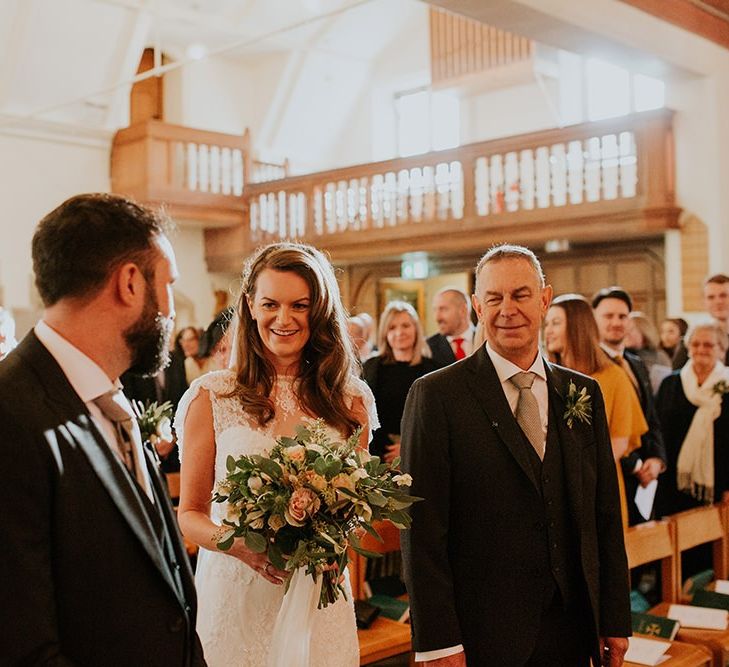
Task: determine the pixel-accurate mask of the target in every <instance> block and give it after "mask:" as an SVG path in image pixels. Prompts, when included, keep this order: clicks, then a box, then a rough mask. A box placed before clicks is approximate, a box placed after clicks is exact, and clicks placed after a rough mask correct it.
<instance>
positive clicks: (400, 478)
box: [392, 473, 413, 486]
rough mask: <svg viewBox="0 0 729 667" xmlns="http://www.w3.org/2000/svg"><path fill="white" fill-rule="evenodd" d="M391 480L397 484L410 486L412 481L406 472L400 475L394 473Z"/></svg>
mask: <svg viewBox="0 0 729 667" xmlns="http://www.w3.org/2000/svg"><path fill="white" fill-rule="evenodd" d="M392 481H393V482H395V484H397V485H398V486H410V485H411V484H412V483H413V478H412V477H411V476H410V475H408V474H407V473H404V474H402V475H395V476H394V477H393V478H392Z"/></svg>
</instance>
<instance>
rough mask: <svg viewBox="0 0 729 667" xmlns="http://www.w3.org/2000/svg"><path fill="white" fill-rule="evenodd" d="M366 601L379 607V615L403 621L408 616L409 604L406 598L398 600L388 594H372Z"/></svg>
mask: <svg viewBox="0 0 729 667" xmlns="http://www.w3.org/2000/svg"><path fill="white" fill-rule="evenodd" d="M367 602H369V603H370V604H373V605H375V607H379V608H380V615H381V616H384V617H385V618H390V619H392V620H393V621H399V622H400V623H405V622H406V621H407V620H408V619H409V618H410V604H409V603H408V601H407V600H398V598H393V597H390V596H389V595H373V596H372V597H371V598H368V599H367Z"/></svg>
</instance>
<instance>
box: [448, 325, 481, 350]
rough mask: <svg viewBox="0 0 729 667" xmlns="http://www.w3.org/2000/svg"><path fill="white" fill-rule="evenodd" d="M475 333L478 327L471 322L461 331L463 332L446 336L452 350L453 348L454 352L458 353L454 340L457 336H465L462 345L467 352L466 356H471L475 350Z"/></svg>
mask: <svg viewBox="0 0 729 667" xmlns="http://www.w3.org/2000/svg"><path fill="white" fill-rule="evenodd" d="M475 333H476V327H474V326H473V324H469V325H468V327H467V328H466V329H465V330H463V331H461V333H458V334H455V335H453V336H446V338H447V339H448V344H449V345H450V346H451V350H453V354H455V353H456V347H455V345H454V344H453V341H454V340H455V339H456V338H463V342H462V343H461V347H462V348H463V351H464V352H465V353H466V356H469V355H470V354H471V352H473V336H474V334H475Z"/></svg>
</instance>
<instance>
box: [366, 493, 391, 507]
mask: <svg viewBox="0 0 729 667" xmlns="http://www.w3.org/2000/svg"><path fill="white" fill-rule="evenodd" d="M367 502H369V504H370V505H374V506H375V507H384V506H385V505H387V498H385V496H383V495H382V494H381V493H380V492H379V491H371V492H370V493H368V494H367Z"/></svg>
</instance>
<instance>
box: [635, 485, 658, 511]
mask: <svg viewBox="0 0 729 667" xmlns="http://www.w3.org/2000/svg"><path fill="white" fill-rule="evenodd" d="M657 488H658V480H657V479H654V480H653V481H652V482H648V486H641V485H640V484H639V485H638V489H637V490H636V492H635V506H636V507H637V508H638V511H639V512H640V514H641V516H642V517H643V518H644V519H645V520H646V521H648V519H650V518H651V512H652V511H653V501H654V500H655V497H656V489H657Z"/></svg>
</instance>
